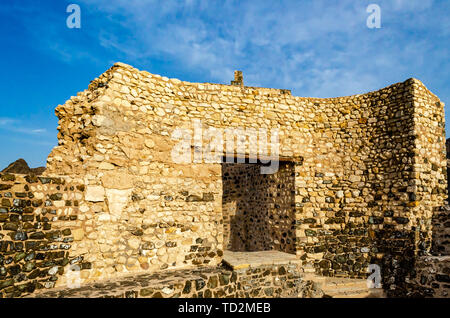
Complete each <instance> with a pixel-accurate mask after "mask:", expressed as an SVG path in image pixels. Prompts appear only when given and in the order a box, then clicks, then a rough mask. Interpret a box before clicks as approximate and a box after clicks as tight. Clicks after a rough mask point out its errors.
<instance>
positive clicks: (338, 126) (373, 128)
mask: <svg viewBox="0 0 450 318" xmlns="http://www.w3.org/2000/svg"><path fill="white" fill-rule="evenodd" d="M422 93H424V94H429V96H434V95H431V93H429V92H428V91H427V90H426V89H425V88H424V86H423V84H421V83H420V82H419V81H418V80H415V79H410V80H408V81H406V82H404V83H398V84H395V85H392V86H389V87H387V88H384V89H381V90H379V91H377V92H372V93H368V94H364V95H354V96H349V97H341V98H330V99H320V98H303V97H294V96H292V95H291V94H290V92H289V91H285V90H276V89H265V88H255V87H241V86H229V85H218V84H199V83H188V82H182V81H179V80H176V79H168V78H165V77H161V76H158V75H153V74H150V73H148V72H145V71H138V70H136V69H134V68H132V67H130V66H128V65H124V64H120V63H118V64H116V65H115V66H114V67H113V68H111V69H110V70H109V71H107V72H106V73H105V74H103V75H102V76H100V77H99V78H98V79H96V80H94V81H93V82H92V83H91V84H90V86H89V89H88V90H86V91H84V92H82V93H80V94H78V96H76V97H73V98H71V100H69V101H67V102H66V103H65V104H64V105H60V106H58V108H57V110H56V114H57V115H58V118H59V119H60V122H59V125H60V126H59V135H58V138H59V146H58V147H56V148H55V149H54V150H53V151H52V153H51V154H50V156H49V158H48V169H47V171H46V173H47V174H48V175H69V176H73V175H76V176H78V177H79V178H82V179H83V182H84V184H85V185H86V199H85V200H84V201H83V202H81V203H80V206H81V207H83V211H84V212H83V213H84V215H85V218H86V220H89V223H90V225H89V226H85V227H84V229H85V230H86V239H85V240H84V241H83V242H82V243H81V244H80V245H78V246H77V249H81V250H83V251H84V250H87V251H89V253H88V254H89V256H88V257H90V258H91V261H92V264H93V268H94V270H93V271H92V272H93V273H96V274H95V275H96V276H93V277H91V278H89V279H99V278H104V277H110V276H111V275H117V274H119V273H125V272H127V271H139V270H148V271H154V270H160V269H170V268H179V267H188V266H200V265H206V266H210V265H215V264H218V263H219V262H220V259H221V254H222V251H223V249H224V248H226V247H224V238H223V236H224V235H223V231H224V228H223V216H222V191H223V185H222V165H221V163H220V162H213V163H205V161H204V160H199V161H197V162H193V163H177V162H174V160H173V158H172V157H171V151H172V150H173V149H174V147H176V145H177V144H178V143H179V140H175V139H173V138H171V136H172V133H173V132H174V130H175V129H177V128H185V129H189V130H191V131H194V130H195V129H196V128H195V125H194V123H193V120H199V121H201V122H202V125H203V128H204V129H205V130H206V129H207V128H209V127H215V128H217V129H222V128H227V127H243V128H255V129H258V128H265V129H267V130H268V131H269V132H270V131H273V130H274V129H277V130H278V132H279V147H280V149H279V154H280V156H281V157H283V158H290V159H291V160H292V161H293V162H295V181H294V182H295V197H294V200H295V227H294V230H295V238H296V241H295V244H296V246H295V252H296V254H297V255H298V257H299V258H301V259H302V260H303V263H304V264H303V265H304V266H305V267H307V266H311V267H313V268H315V269H316V271H317V272H318V273H321V274H324V275H347V276H348V275H350V276H365V275H366V274H365V265H367V264H368V263H369V262H373V261H374V260H382V259H383V257H384V256H383V255H385V254H386V253H387V254H389V253H390V249H391V247H392V246H397V245H402V244H406V243H405V242H406V241H408V243H407V244H409V246H414V248H413V249H412V251H413V253H415V251H416V250H417V248H418V244H419V243H420V242H422V241H424V240H423V239H421V236H419V237H416V236H414V237H411V233H412V232H414V233H416V232H415V231H416V228H417V226H418V224H421V223H420V222H421V221H420V220H422V221H423V220H428V218H429V216H428V214H427V213H428V211H431V209H432V208H433V207H434V206H436V205H439V204H440V202H441V201H442V198H443V197H444V194H442V193H441V192H440V191H438V192H437V193H434V194H433V193H432V191H435V190H433V189H434V188H436V187H437V188H438V189H439V187H440V186H441V185H443V183H442V182H443V179H442V178H445V177H444V176H443V175H442V173H441V172H440V171H439V169H440V168H441V167H442V166H438V171H435V170H433V169H432V168H433V166H432V164H433V163H434V164H435V165H439V164H440V162H439V160H438V159H437V158H438V157H437V156H438V152H439V149H440V148H441V146H442V147H443V141H441V142H440V141H439V140H438V137H439V136H440V135H441V134H442V129H441V128H440V127H437V126H436V123H437V122H439V118H441V115H442V112H443V105H442V103H441V104H439V105H438V104H437V102H436V103H434V104H433V105H434V106H433V105H431V106H432V107H434V108H433V110H432V111H430V110H428V107H429V106H430V104H429V102H428V99H430V100H434V98H435V97H421V95H420V94H422ZM427 98H428V99H427ZM191 137H192V136H191ZM191 139H192V138H191ZM427 139H431V140H433V141H434V143H433V145H432V146H428V144H425V143H424V142H425V141H426V140H427ZM252 143H254V141H252V140H250V139H247V141H246V145H248V147H247V148H246V150H245V153H244V154H243V155H248V154H249V150H248V149H251V147H250V145H252ZM441 144H442V145H441ZM427 147H428V148H427ZM270 149H273V148H270ZM422 149H423V150H422ZM206 150H207V143H203V144H202V145H200V144H199V143H198V140H193V145H192V153H193V154H194V155H195V154H197V155H198V154H199V153H201V152H204V151H206ZM424 153H426V154H424ZM222 155H223V154H221V156H222ZM426 156H428V157H430V158H428V159H427V160H428V161H427V163H425V159H426ZM197 158H198V157H197ZM298 158H302V159H303V160H298ZM430 159H431V160H430ZM422 162H423V163H424V165H422ZM422 167H426V169H428V167H429V168H431V170H430V172H429V170H426V171H422V169H425V168H422ZM422 177H423V178H422ZM419 178H422V179H421V180H420V181H418V179H419ZM430 191H431V192H430ZM434 199H436V200H434ZM404 230H405V231H406V232H405V231H404ZM421 231H422V229H421ZM398 233H401V235H400V236H398ZM414 235H416V234H414ZM420 235H422V236H423V237H429V232H428V229H427V228H424V229H423V233H422V234H420ZM391 243H392V244H391ZM383 247H386V248H387V249H388V250H382V251H380V249H383ZM426 248H428V247H426ZM426 248H425V249H426ZM396 251H397V252H399V254H401V251H402V248H399V249H398V250H396ZM380 263H382V261H380ZM93 275H94V274H93ZM94 277H95V278H94Z"/></svg>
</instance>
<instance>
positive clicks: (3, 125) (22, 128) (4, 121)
mask: <svg viewBox="0 0 450 318" xmlns="http://www.w3.org/2000/svg"><path fill="white" fill-rule="evenodd" d="M0 129H3V130H7V131H10V132H14V133H18V134H28V135H42V134H45V133H47V129H45V128H32V127H29V126H28V125H26V123H24V122H23V121H21V120H18V119H14V118H0Z"/></svg>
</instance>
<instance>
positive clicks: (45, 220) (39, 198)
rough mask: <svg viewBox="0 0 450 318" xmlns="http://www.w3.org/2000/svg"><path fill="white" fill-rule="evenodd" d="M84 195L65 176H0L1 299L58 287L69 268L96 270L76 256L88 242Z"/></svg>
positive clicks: (79, 187)
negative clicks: (83, 221) (81, 243)
mask: <svg viewBox="0 0 450 318" xmlns="http://www.w3.org/2000/svg"><path fill="white" fill-rule="evenodd" d="M83 191H84V185H82V184H77V183H68V182H67V181H66V180H64V179H62V178H46V177H36V176H32V175H18V174H0V297H4V296H5V297H18V296H20V295H22V294H27V293H32V292H33V291H35V290H36V289H42V288H52V287H54V286H55V284H56V282H57V281H58V277H59V276H61V275H63V274H64V273H65V272H67V270H68V268H71V270H72V269H73V270H77V271H78V272H82V271H84V270H87V269H89V268H90V267H91V264H90V263H89V262H87V261H85V260H84V259H83V256H80V255H74V254H73V253H72V252H71V248H72V245H73V244H76V242H77V241H79V240H81V239H82V237H81V236H80V233H82V232H81V230H80V222H81V221H80V220H81V219H83V218H82V217H79V202H81V201H82V200H83ZM71 266H72V267H71Z"/></svg>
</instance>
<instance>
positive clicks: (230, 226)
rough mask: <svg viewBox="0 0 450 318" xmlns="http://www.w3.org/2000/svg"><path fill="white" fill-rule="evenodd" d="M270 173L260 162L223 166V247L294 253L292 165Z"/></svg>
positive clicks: (234, 249)
mask: <svg viewBox="0 0 450 318" xmlns="http://www.w3.org/2000/svg"><path fill="white" fill-rule="evenodd" d="M278 166H279V168H278V171H277V172H276V173H273V174H261V164H257V163H254V164H251V163H242V164H238V163H224V164H223V165H222V176H223V196H222V213H223V219H224V246H225V248H226V249H227V250H232V251H264V250H278V251H282V252H287V253H291V254H295V233H296V231H295V229H296V224H295V184H294V180H295V175H294V174H295V172H294V164H293V163H288V162H281V163H279V164H278Z"/></svg>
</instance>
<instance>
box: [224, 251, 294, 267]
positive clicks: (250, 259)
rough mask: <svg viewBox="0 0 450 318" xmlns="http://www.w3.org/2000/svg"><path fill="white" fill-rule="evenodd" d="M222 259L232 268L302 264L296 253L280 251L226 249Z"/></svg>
mask: <svg viewBox="0 0 450 318" xmlns="http://www.w3.org/2000/svg"><path fill="white" fill-rule="evenodd" d="M222 261H223V262H224V263H225V265H227V266H229V267H230V268H231V269H233V270H236V269H244V268H248V267H253V268H254V267H258V266H262V265H289V264H295V265H300V260H299V259H297V257H296V255H295V254H289V253H284V252H280V251H273V250H272V251H257V252H233V251H224V252H223V257H222Z"/></svg>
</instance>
